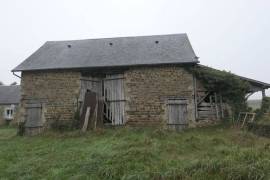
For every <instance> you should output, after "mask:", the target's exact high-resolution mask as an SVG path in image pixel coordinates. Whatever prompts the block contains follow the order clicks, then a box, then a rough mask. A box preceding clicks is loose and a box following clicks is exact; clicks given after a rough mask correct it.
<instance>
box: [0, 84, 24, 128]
mask: <svg viewBox="0 0 270 180" xmlns="http://www.w3.org/2000/svg"><path fill="white" fill-rule="evenodd" d="M20 90H21V88H20V86H18V85H13V86H3V85H0V125H3V124H6V123H11V122H12V121H13V122H14V119H15V117H16V111H17V109H18V108H17V107H18V105H19V103H20V97H21V96H20V94H21V92H20ZM14 123H15V122H14Z"/></svg>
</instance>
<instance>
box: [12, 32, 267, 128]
mask: <svg viewBox="0 0 270 180" xmlns="http://www.w3.org/2000/svg"><path fill="white" fill-rule="evenodd" d="M198 63H199V61H198V57H197V56H196V54H195V53H194V51H193V49H192V46H191V44H190V42H189V39H188V37H187V35H186V34H175V35H157V36H141V37H121V38H105V39H90V40H72V41H49V42H46V43H45V44H44V45H43V46H42V47H41V48H40V49H38V50H37V51H36V52H34V54H32V55H31V56H30V57H29V58H27V59H26V60H25V61H24V62H22V63H21V64H20V65H19V66H17V67H16V68H15V69H13V73H16V72H21V88H22V92H21V93H22V98H21V112H22V116H21V121H22V122H25V127H26V130H27V131H28V132H32V130H34V131H35V132H37V131H42V130H43V129H46V128H50V127H51V126H52V125H54V124H55V122H57V123H58V124H62V125H63V124H65V125H68V124H72V123H74V121H76V122H77V121H78V123H79V126H80V127H84V128H85V127H86V128H87V127H88V128H95V127H102V126H106V125H111V126H118V125H130V126H161V127H168V128H173V129H182V128H185V127H188V126H196V125H197V124H198V123H200V121H204V120H205V119H206V118H205V116H206V117H207V120H209V119H220V118H222V117H223V116H224V113H223V111H224V108H225V106H224V105H223V102H222V100H221V99H222V98H221V97H220V96H219V95H218V94H215V93H211V94H209V93H208V92H206V90H205V88H204V87H203V85H202V83H200V81H199V80H197V78H196V77H195V76H194V74H193V73H191V72H190V71H188V70H187V68H193V67H196V66H198ZM260 85H261V84H260ZM265 85H266V84H264V86H263V87H262V89H267V88H268V87H270V86H269V85H268V84H267V85H266V86H265ZM260 87H261V86H260ZM259 89H260V88H259ZM260 90H261V89H260ZM209 96H211V98H210V99H211V102H204V100H205V98H206V97H208V99H209ZM210 103H211V104H210ZM201 106H202V107H201ZM200 107H201V110H200Z"/></svg>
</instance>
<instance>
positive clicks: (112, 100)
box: [103, 74, 125, 125]
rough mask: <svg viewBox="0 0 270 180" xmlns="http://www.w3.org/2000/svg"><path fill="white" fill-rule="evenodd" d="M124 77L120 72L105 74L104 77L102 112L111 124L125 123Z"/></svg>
mask: <svg viewBox="0 0 270 180" xmlns="http://www.w3.org/2000/svg"><path fill="white" fill-rule="evenodd" d="M123 79H124V77H123V75H122V74H116V75H107V76H106V78H105V79H104V81H103V82H104V87H103V95H104V103H105V108H104V111H105V112H104V113H105V118H106V119H107V120H108V121H110V123H111V124H112V125H122V124H124V123H125V96H124V81H123Z"/></svg>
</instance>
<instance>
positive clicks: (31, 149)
mask: <svg viewBox="0 0 270 180" xmlns="http://www.w3.org/2000/svg"><path fill="white" fill-rule="evenodd" d="M15 134H16V130H14V129H11V128H0V176H1V178H0V179H16V180H17V179H207V180H208V179H239V180H240V179H270V139H267V138H262V137H257V136H255V135H253V134H250V133H247V132H244V131H239V130H236V129H231V128H229V127H225V126H215V127H208V128H201V129H190V130H187V131H185V132H181V133H176V132H168V131H164V130H159V129H157V130H155V129H132V128H116V129H105V130H98V131H96V132H88V133H86V134H81V133H80V132H66V133H62V134H61V133H55V132H48V133H47V134H45V135H40V136H36V137H18V136H15Z"/></svg>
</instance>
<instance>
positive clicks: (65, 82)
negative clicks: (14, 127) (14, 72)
mask: <svg viewBox="0 0 270 180" xmlns="http://www.w3.org/2000/svg"><path fill="white" fill-rule="evenodd" d="M80 77H81V74H80V72H76V71H75V72H73V71H58V72H56V71H46V72H45V71H42V72H41V71H40V72H39V71H31V72H23V73H22V80H21V88H22V90H21V91H22V92H21V93H22V94H21V97H22V100H21V107H22V108H21V112H20V114H21V119H20V121H25V118H26V104H29V103H41V104H42V121H43V123H44V126H45V127H46V126H47V125H48V124H50V123H51V122H53V121H55V120H61V121H66V122H67V123H68V121H71V120H72V119H73V117H74V111H75V109H76V105H77V98H78V97H79V91H80Z"/></svg>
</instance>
